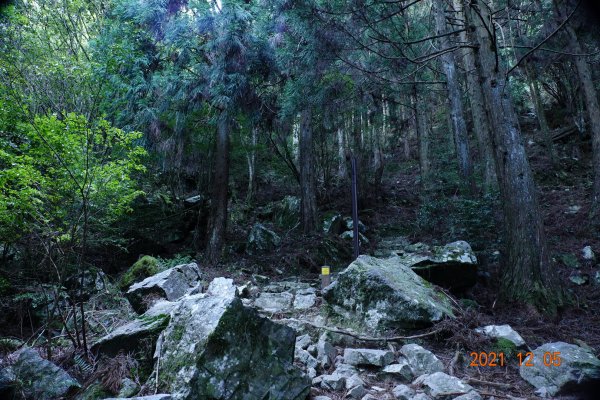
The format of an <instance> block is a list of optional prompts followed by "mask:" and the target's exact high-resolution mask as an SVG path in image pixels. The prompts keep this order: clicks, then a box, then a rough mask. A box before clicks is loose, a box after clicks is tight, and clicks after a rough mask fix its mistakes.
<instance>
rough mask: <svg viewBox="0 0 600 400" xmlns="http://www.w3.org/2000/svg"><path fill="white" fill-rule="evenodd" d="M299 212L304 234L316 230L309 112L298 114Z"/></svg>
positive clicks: (315, 200)
mask: <svg viewBox="0 0 600 400" xmlns="http://www.w3.org/2000/svg"><path fill="white" fill-rule="evenodd" d="M299 147H300V154H299V158H300V211H301V218H302V229H303V231H304V233H313V232H315V231H316V229H317V195H316V192H317V190H316V181H315V161H314V152H313V132H312V127H311V112H310V111H309V110H304V111H303V112H302V113H301V114H300V138H299Z"/></svg>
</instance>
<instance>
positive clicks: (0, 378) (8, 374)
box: [0, 367, 17, 399]
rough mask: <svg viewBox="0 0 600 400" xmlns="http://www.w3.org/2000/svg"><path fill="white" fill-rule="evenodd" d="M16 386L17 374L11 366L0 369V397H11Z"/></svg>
mask: <svg viewBox="0 0 600 400" xmlns="http://www.w3.org/2000/svg"><path fill="white" fill-rule="evenodd" d="M16 388H17V376H16V375H15V372H14V371H13V369H12V367H6V368H2V369H0V398H3V399H12V398H14V392H15V389H16Z"/></svg>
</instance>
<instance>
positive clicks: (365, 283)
mask: <svg viewBox="0 0 600 400" xmlns="http://www.w3.org/2000/svg"><path fill="white" fill-rule="evenodd" d="M323 298H324V299H325V300H326V301H327V303H328V304H329V305H330V306H331V309H332V311H333V312H334V313H335V314H338V315H339V316H341V317H342V318H344V319H346V320H347V321H348V322H349V323H357V322H358V323H359V324H360V325H362V326H361V328H364V329H366V330H368V331H383V330H387V329H398V328H420V327H423V326H427V325H431V324H432V323H434V322H438V321H440V320H442V319H443V318H445V317H446V316H452V308H451V305H450V302H449V300H448V299H447V297H446V296H445V295H443V294H442V293H441V292H439V291H436V290H435V289H434V288H433V287H432V285H430V284H429V283H428V282H426V281H425V280H424V279H422V278H421V277H419V276H418V275H417V274H415V273H414V272H413V271H412V270H411V269H410V267H408V266H406V265H404V264H403V263H402V262H401V260H400V259H399V258H398V257H395V258H388V259H379V258H375V257H371V256H366V255H363V256H360V257H358V258H357V259H356V260H355V261H354V262H353V263H352V264H350V265H349V266H348V268H346V269H345V270H344V271H343V272H341V273H340V274H339V275H338V276H337V279H336V280H335V281H334V282H333V283H332V284H331V285H329V286H328V287H326V288H325V289H324V290H323Z"/></svg>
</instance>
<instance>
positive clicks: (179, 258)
mask: <svg viewBox="0 0 600 400" xmlns="http://www.w3.org/2000/svg"><path fill="white" fill-rule="evenodd" d="M157 260H158V261H159V263H160V266H161V269H162V270H167V269H169V268H173V267H176V266H177V265H181V264H189V263H191V262H192V261H193V260H194V258H193V257H191V256H190V255H188V254H181V253H177V254H175V255H174V256H173V257H172V258H160V257H157Z"/></svg>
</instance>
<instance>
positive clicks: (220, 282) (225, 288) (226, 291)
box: [206, 278, 239, 298]
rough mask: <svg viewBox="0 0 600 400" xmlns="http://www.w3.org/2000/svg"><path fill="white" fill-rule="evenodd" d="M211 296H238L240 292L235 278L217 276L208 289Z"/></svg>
mask: <svg viewBox="0 0 600 400" xmlns="http://www.w3.org/2000/svg"><path fill="white" fill-rule="evenodd" d="M206 292H207V293H208V294H209V295H211V296H219V297H226V298H230V297H238V296H239V292H238V288H237V286H235V285H234V283H233V279H229V278H215V279H213V280H212V282H211V283H210V284H209V285H208V289H207V291H206Z"/></svg>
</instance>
